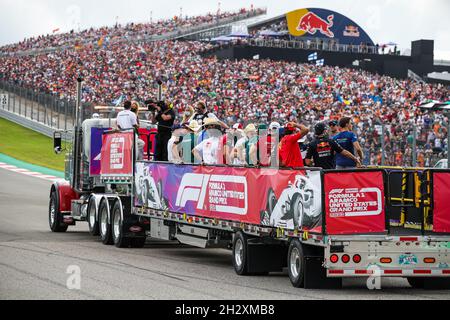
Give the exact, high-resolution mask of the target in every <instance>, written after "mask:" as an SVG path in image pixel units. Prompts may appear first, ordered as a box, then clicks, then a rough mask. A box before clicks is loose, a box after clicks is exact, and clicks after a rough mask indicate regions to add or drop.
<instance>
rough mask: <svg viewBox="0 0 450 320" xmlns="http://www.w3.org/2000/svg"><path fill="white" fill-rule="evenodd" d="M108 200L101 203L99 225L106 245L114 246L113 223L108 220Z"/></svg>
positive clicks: (101, 236)
mask: <svg viewBox="0 0 450 320" xmlns="http://www.w3.org/2000/svg"><path fill="white" fill-rule="evenodd" d="M108 206H109V203H108V200H105V199H103V200H102V201H101V202H100V206H99V210H98V217H99V219H98V220H99V225H100V238H101V240H102V242H103V244H105V245H112V244H113V239H112V230H111V223H110V221H109V219H108Z"/></svg>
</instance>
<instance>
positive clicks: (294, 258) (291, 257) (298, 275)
mask: <svg viewBox="0 0 450 320" xmlns="http://www.w3.org/2000/svg"><path fill="white" fill-rule="evenodd" d="M288 273H289V279H290V280H291V283H292V285H293V286H294V287H295V288H302V287H303V285H304V279H305V264H304V254H303V247H302V244H301V243H300V241H299V240H297V239H295V240H292V241H291V244H290V245H289V251H288Z"/></svg>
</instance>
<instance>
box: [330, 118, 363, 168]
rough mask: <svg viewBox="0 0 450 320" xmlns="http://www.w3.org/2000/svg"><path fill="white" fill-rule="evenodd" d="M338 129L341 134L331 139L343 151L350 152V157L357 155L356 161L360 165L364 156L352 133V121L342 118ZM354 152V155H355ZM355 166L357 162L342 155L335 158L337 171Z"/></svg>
mask: <svg viewBox="0 0 450 320" xmlns="http://www.w3.org/2000/svg"><path fill="white" fill-rule="evenodd" d="M339 127H340V128H341V132H340V133H339V134H338V135H336V136H335V137H333V139H334V140H335V141H336V142H337V143H338V144H339V145H340V146H341V147H342V148H344V149H345V150H347V151H348V152H350V153H351V154H352V155H355V154H357V155H358V161H359V163H361V161H362V159H363V157H364V155H363V151H362V149H361V145H360V144H359V142H358V139H357V137H356V135H355V133H353V131H352V129H353V124H352V119H351V118H348V117H344V118H342V119H341V120H340V121H339ZM355 152H356V153H355ZM356 166H357V162H356V161H354V160H352V159H350V158H349V157H346V156H345V155H342V154H340V153H338V154H337V156H336V168H337V169H350V168H355V167H356Z"/></svg>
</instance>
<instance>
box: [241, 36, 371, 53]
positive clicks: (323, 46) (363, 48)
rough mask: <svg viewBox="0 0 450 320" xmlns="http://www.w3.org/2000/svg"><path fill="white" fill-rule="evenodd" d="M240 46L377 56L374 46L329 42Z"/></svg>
mask: <svg viewBox="0 0 450 320" xmlns="http://www.w3.org/2000/svg"><path fill="white" fill-rule="evenodd" d="M242 44H247V45H250V46H257V47H273V48H289V49H305V50H322V51H335V52H349V53H368V54H379V52H378V48H377V47H376V46H367V45H349V44H339V43H336V42H329V41H324V42H323V43H322V42H316V41H311V40H283V39H249V40H246V41H245V40H244V41H242Z"/></svg>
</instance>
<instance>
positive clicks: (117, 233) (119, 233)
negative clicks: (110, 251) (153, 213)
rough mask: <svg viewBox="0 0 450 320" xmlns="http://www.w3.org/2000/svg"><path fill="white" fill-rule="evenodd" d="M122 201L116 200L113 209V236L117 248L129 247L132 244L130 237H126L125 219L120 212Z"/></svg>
mask: <svg viewBox="0 0 450 320" xmlns="http://www.w3.org/2000/svg"><path fill="white" fill-rule="evenodd" d="M120 209H121V208H120V202H119V201H116V202H115V203H114V207H113V209H112V213H111V217H112V238H113V242H114V245H115V246H116V247H117V248H128V247H129V246H130V239H129V238H125V237H124V230H123V220H122V215H121V214H120V211H121V210H120Z"/></svg>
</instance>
